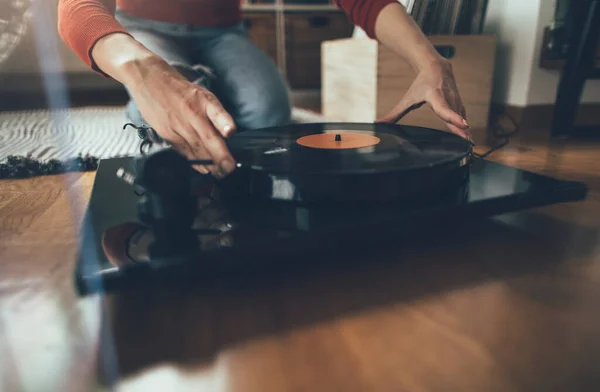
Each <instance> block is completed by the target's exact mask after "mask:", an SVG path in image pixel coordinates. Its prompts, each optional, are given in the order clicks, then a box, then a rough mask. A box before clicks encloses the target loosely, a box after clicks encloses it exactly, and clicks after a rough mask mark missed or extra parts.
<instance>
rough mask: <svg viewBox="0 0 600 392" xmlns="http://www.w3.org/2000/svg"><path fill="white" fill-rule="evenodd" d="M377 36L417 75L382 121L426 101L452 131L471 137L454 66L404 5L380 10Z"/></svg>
mask: <svg viewBox="0 0 600 392" xmlns="http://www.w3.org/2000/svg"><path fill="white" fill-rule="evenodd" d="M375 33H376V35H377V40H378V41H379V42H381V43H382V44H384V45H385V46H387V47H388V48H389V49H391V50H392V51H393V52H394V53H396V54H397V55H399V56H400V58H402V59H403V60H405V61H406V62H407V63H408V65H410V67H411V68H412V69H413V70H414V71H415V73H416V74H417V77H416V78H415V80H414V82H413V84H412V85H411V86H410V88H409V89H408V91H407V92H406V94H405V95H404V97H403V98H402V99H401V100H400V102H399V103H398V105H396V107H395V108H394V109H392V111H391V112H390V113H388V114H387V115H385V116H384V117H383V118H382V119H381V120H380V121H385V122H397V121H399V120H400V119H401V118H402V117H404V116H405V115H406V114H407V113H409V112H410V111H411V110H414V109H416V108H418V107H421V106H422V105H424V104H425V103H427V104H428V105H429V106H430V107H431V108H432V109H433V111H434V112H435V113H436V114H437V115H438V116H439V117H440V118H441V119H442V120H443V121H444V122H445V123H446V126H447V127H448V129H449V130H450V131H451V132H454V133H456V134H457V135H460V136H462V137H464V138H465V139H469V140H471V134H470V132H469V126H468V125H467V121H466V113H465V107H464V106H463V103H462V100H461V99H460V95H459V94H458V89H457V88H456V83H455V81H454V74H453V73H452V66H451V65H450V63H449V62H448V60H446V59H445V58H443V57H442V56H440V54H439V53H438V52H437V51H436V50H435V48H434V47H433V45H432V44H431V42H430V41H429V40H428V39H427V37H426V36H425V35H424V34H423V32H422V31H421V29H420V28H419V26H418V25H417V23H416V22H415V20H414V19H413V18H412V17H411V16H410V15H409V14H408V13H407V12H406V9H405V8H404V6H403V5H402V4H400V3H398V2H393V3H391V4H388V5H387V6H385V7H384V8H383V9H382V10H381V12H380V13H379V15H378V17H377V20H376V24H375Z"/></svg>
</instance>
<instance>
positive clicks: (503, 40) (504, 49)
mask: <svg viewBox="0 0 600 392" xmlns="http://www.w3.org/2000/svg"><path fill="white" fill-rule="evenodd" d="M540 1H544V0H490V2H489V8H488V13H487V18H486V24H485V30H484V32H485V33H489V34H496V35H497V37H498V41H497V42H498V50H497V57H496V70H495V78H494V90H493V96H492V101H493V102H496V103H503V104H508V105H515V106H525V105H527V103H528V95H529V84H530V82H531V65H532V63H533V60H534V52H535V51H536V42H535V36H536V28H537V19H538V8H539V4H540Z"/></svg>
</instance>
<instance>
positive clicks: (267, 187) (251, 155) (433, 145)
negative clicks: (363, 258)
mask: <svg viewBox="0 0 600 392" xmlns="http://www.w3.org/2000/svg"><path fill="white" fill-rule="evenodd" d="M228 147H229V148H230V151H231V152H232V154H233V156H234V158H235V159H236V160H237V161H238V166H239V167H238V168H237V169H236V170H235V171H234V173H233V174H232V175H230V176H229V177H227V178H226V179H225V180H224V181H221V182H219V186H220V188H221V189H222V190H223V191H224V192H225V193H227V194H230V195H232V196H233V197H237V198H242V199H244V200H279V201H290V202H296V203H326V202H334V203H342V202H368V201H371V202H381V201H385V200H388V201H390V200H401V199H407V198H414V197H415V196H417V195H419V194H423V192H436V191H440V190H442V189H447V188H448V187H449V186H459V185H460V184H461V183H463V182H464V181H466V180H467V176H468V165H469V162H470V158H471V153H472V145H471V143H470V142H468V141H466V140H464V139H462V138H461V137H459V136H457V135H454V134H451V133H449V132H444V131H439V130H433V129H426V128H419V127H406V126H399V125H391V124H358V123H350V124H348V123H320V124H300V125H293V126H289V127H274V128H266V129H262V130H258V131H251V132H248V133H240V134H239V135H235V136H234V137H232V138H231V140H230V141H228Z"/></svg>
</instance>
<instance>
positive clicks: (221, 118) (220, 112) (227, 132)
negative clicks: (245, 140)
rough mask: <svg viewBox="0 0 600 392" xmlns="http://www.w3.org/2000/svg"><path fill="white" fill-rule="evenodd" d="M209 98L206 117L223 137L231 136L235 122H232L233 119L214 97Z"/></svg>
mask: <svg viewBox="0 0 600 392" xmlns="http://www.w3.org/2000/svg"><path fill="white" fill-rule="evenodd" d="M209 97H210V98H209V99H208V102H207V105H206V115H207V116H208V118H209V119H210V122H211V123H212V124H213V125H214V127H215V128H216V129H217V130H218V131H219V132H220V133H221V135H223V137H229V136H231V134H233V133H234V132H235V122H234V121H233V118H232V117H231V115H230V114H229V113H227V111H226V110H225V108H223V105H221V102H219V100H218V99H217V98H216V97H214V96H209Z"/></svg>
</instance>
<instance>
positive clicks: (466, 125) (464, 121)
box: [463, 118, 469, 127]
mask: <svg viewBox="0 0 600 392" xmlns="http://www.w3.org/2000/svg"><path fill="white" fill-rule="evenodd" d="M463 124H465V127H468V126H469V124H468V123H467V120H465V119H464V118H463Z"/></svg>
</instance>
